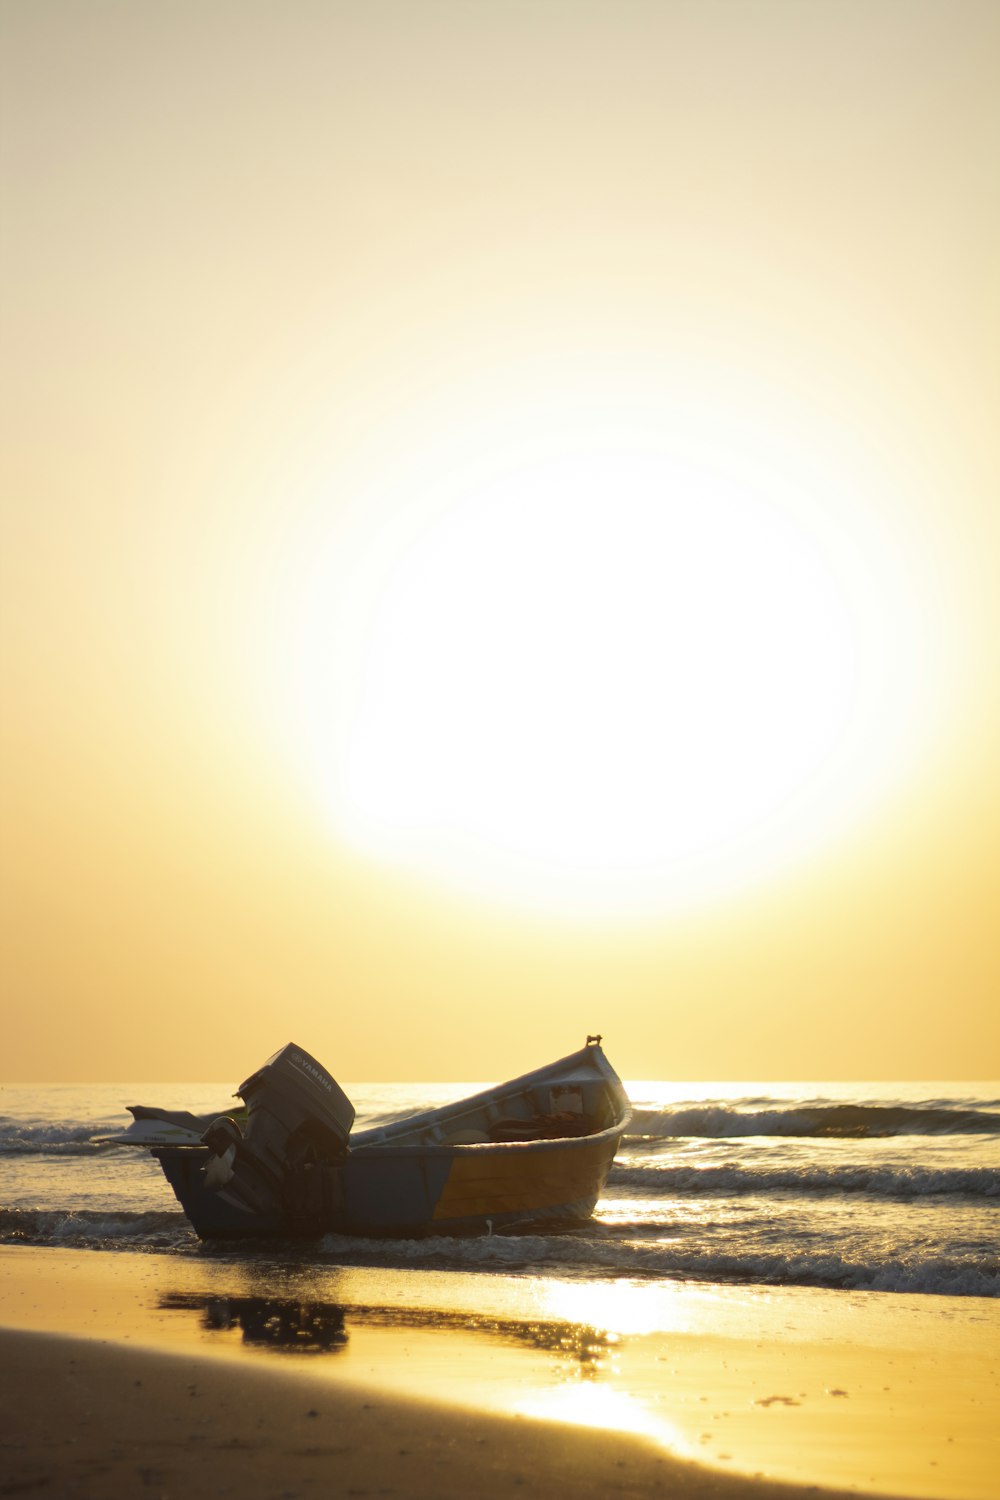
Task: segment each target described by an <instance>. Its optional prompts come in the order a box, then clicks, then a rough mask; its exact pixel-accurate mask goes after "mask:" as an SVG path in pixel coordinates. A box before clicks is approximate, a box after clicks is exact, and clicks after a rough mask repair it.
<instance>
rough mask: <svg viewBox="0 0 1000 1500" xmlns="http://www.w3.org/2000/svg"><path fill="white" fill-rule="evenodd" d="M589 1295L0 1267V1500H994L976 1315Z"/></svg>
mask: <svg viewBox="0 0 1000 1500" xmlns="http://www.w3.org/2000/svg"><path fill="white" fill-rule="evenodd" d="M445 1285H447V1286H448V1287H449V1288H452V1290H450V1291H449V1292H448V1293H447V1296H446V1295H445V1294H444V1292H443V1287H444V1286H445ZM536 1291H537V1289H536ZM588 1291H590V1288H588V1287H586V1286H579V1287H576V1288H567V1289H564V1293H563V1296H564V1305H563V1307H562V1309H561V1315H560V1309H559V1307H558V1305H557V1302H558V1299H557V1301H556V1302H553V1301H552V1300H551V1295H552V1294H551V1289H546V1292H545V1296H546V1297H547V1298H549V1299H550V1300H549V1302H548V1304H547V1305H546V1306H543V1305H542V1304H541V1302H540V1301H539V1300H538V1295H540V1294H538V1295H536V1294H535V1292H533V1289H532V1285H531V1283H530V1281H528V1282H524V1281H522V1282H521V1283H519V1284H517V1285H514V1284H513V1279H510V1281H509V1282H508V1283H507V1284H504V1279H503V1278H496V1279H495V1281H494V1284H492V1285H489V1286H485V1287H484V1284H483V1282H482V1280H481V1279H480V1283H479V1285H478V1288H477V1291H476V1296H477V1300H478V1311H476V1312H475V1313H473V1312H472V1311H470V1307H469V1296H470V1295H471V1293H469V1291H468V1289H466V1292H465V1293H463V1292H462V1290H461V1289H460V1288H459V1290H458V1291H455V1290H454V1278H441V1279H440V1282H436V1281H435V1278H434V1277H433V1275H432V1274H431V1273H427V1272H405V1271H399V1272H395V1273H393V1272H387V1271H386V1270H385V1269H384V1268H380V1269H379V1270H378V1272H375V1271H369V1272H367V1273H366V1272H365V1271H364V1270H363V1269H359V1268H355V1269H354V1270H352V1271H348V1272H345V1273H343V1274H333V1275H332V1279H331V1275H330V1273H328V1276H327V1281H326V1283H325V1285H321V1284H320V1282H319V1281H317V1279H316V1276H315V1274H313V1275H312V1276H311V1278H309V1279H308V1280H304V1279H303V1277H302V1275H301V1274H290V1273H281V1272H280V1271H279V1270H278V1269H277V1268H275V1267H274V1266H270V1267H269V1266H261V1265H258V1266H256V1267H252V1266H247V1265H240V1264H234V1263H231V1262H226V1261H214V1262H213V1261H201V1260H198V1259H196V1258H193V1259H192V1261H191V1262H189V1263H186V1264H183V1265H180V1264H178V1260H177V1258H172V1259H171V1258H168V1257H160V1256H156V1255H128V1254H117V1255H114V1256H107V1255H101V1254H97V1253H87V1252H75V1251H60V1250H53V1249H46V1250H36V1249H31V1248H29V1247H24V1248H20V1247H17V1248H15V1247H8V1248H5V1249H4V1250H2V1251H0V1328H2V1329H3V1332H2V1333H0V1343H2V1350H3V1353H2V1359H0V1392H2V1397H0V1421H2V1439H0V1442H2V1449H0V1452H2V1459H0V1493H5V1494H14V1493H31V1492H34V1491H37V1492H39V1493H47V1494H52V1495H60V1496H62V1495H65V1496H81V1497H88V1500H90V1497H94V1500H97V1497H105V1496H106V1497H116V1496H119V1495H123V1496H124V1495H128V1496H132V1495H150V1496H164V1497H176V1496H180V1495H184V1496H186V1497H190V1500H196V1497H199V1496H202V1495H204V1496H209V1495H217V1494H227V1493H237V1492H238V1493H240V1494H241V1495H243V1496H246V1497H260V1500H265V1497H266V1500H272V1497H273V1500H293V1497H299V1496H302V1497H305V1496H309V1495H345V1496H346V1495H359V1496H360V1495H371V1496H375V1495H394V1496H407V1497H409V1496H412V1497H415V1500H416V1497H422V1496H428V1497H430V1496H460V1495H461V1496H467V1495H470V1494H474V1493H479V1494H481V1495H483V1496H487V1497H488V1496H491V1495H500V1494H507V1493H508V1492H510V1493H516V1494H518V1495H524V1496H529V1495H538V1496H549V1495H553V1494H561V1493H564V1492H565V1493H572V1494H574V1495H584V1496H589V1495H593V1496H598V1495H622V1496H629V1495H636V1496H638V1495H652V1494H659V1493H662V1494H665V1495H667V1494H669V1495H675V1496H679V1497H680V1496H685V1497H686V1496H690V1497H698V1496H702V1495H705V1496H708V1495H717V1496H720V1497H721V1496H733V1497H736V1496H746V1497H748V1500H749V1497H750V1496H757V1497H763V1496H765V1495H771V1494H773V1495H785V1496H787V1497H793V1496H796V1495H800V1494H802V1495H804V1494H806V1493H809V1494H812V1495H815V1494H816V1490H817V1487H819V1488H820V1489H822V1490H823V1492H824V1493H827V1494H829V1495H831V1496H832V1495H834V1494H841V1493H847V1492H852V1493H857V1492H858V1491H859V1490H860V1491H863V1492H867V1493H870V1494H891V1495H898V1496H911V1497H926V1500H992V1496H993V1495H994V1493H995V1490H994V1487H993V1479H992V1472H993V1466H994V1465H995V1460H996V1456H997V1454H996V1438H995V1433H996V1431H997V1430H998V1418H1000V1403H998V1381H997V1360H996V1354H995V1351H996V1348H997V1347H998V1345H997V1337H996V1335H997V1330H998V1315H997V1310H996V1309H995V1307H993V1306H990V1305H988V1304H986V1303H983V1302H981V1301H978V1300H976V1299H966V1304H967V1305H965V1306H962V1305H961V1304H960V1303H959V1302H957V1301H955V1302H949V1300H948V1299H934V1298H924V1299H909V1298H899V1297H896V1298H893V1297H878V1296H874V1297H873V1296H871V1295H869V1297H868V1300H867V1301H865V1299H863V1298H862V1299H860V1300H859V1299H858V1298H856V1297H855V1298H851V1297H849V1296H843V1295H842V1294H829V1293H817V1294H810V1293H804V1294H800V1295H798V1296H780V1295H779V1296H775V1295H773V1294H770V1293H768V1294H762V1293H759V1292H757V1291H755V1290H754V1289H752V1288H744V1289H740V1290H739V1291H738V1292H736V1291H734V1290H730V1291H729V1292H728V1293H726V1294H724V1293H723V1292H722V1290H721V1289H718V1288H691V1287H688V1288H680V1287H674V1288H661V1289H656V1288H638V1289H636V1288H624V1287H623V1288H620V1289H607V1288H605V1289H604V1290H603V1292H602V1293H601V1296H602V1297H603V1301H601V1300H599V1298H598V1296H597V1293H598V1292H600V1289H596V1290H595V1297H594V1299H593V1300H592V1301H591V1302H588V1296H587V1294H588ZM321 1293H323V1295H320V1294H321ZM643 1293H646V1294H648V1295H646V1296H643V1295H642V1294H643ZM838 1297H840V1301H839V1303H838V1301H837V1298H838ZM574 1298H575V1299H576V1300H575V1302H574ZM831 1298H832V1299H833V1300H832V1302H831V1300H830V1299H831ZM446 1302H447V1303H448V1305H445V1303H446ZM585 1309H589V1313H590V1316H589V1318H584V1317H583V1316H581V1313H582V1312H583V1310H585ZM643 1309H644V1310H645V1311H644V1312H642V1311H641V1310H643ZM574 1312H575V1316H574V1315H572V1314H574ZM835 1313H836V1316H835ZM642 1317H645V1319H646V1326H645V1328H643V1327H640V1326H639V1324H640V1322H641V1319H642ZM668 1325H671V1326H668Z"/></svg>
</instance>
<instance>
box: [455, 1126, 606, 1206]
mask: <svg viewBox="0 0 1000 1500" xmlns="http://www.w3.org/2000/svg"><path fill="white" fill-rule="evenodd" d="M618 1141H619V1136H618V1134H617V1133H616V1134H615V1135H613V1136H612V1137H611V1139H608V1138H606V1137H605V1138H604V1139H597V1140H592V1141H591V1140H573V1141H566V1142H565V1143H562V1142H558V1143H557V1142H549V1141H546V1142H545V1143H544V1145H542V1146H540V1145H539V1144H536V1143H534V1142H526V1143H524V1144H521V1143H518V1144H516V1145H509V1146H505V1147H503V1148H501V1149H497V1147H496V1146H493V1147H490V1146H467V1147H464V1148H462V1147H460V1148H458V1150H457V1151H456V1153H455V1157H454V1160H453V1161H452V1164H451V1170H450V1172H449V1173H448V1179H447V1181H446V1182H445V1185H444V1187H443V1189H442V1191H441V1196H440V1198H439V1199H438V1201H437V1205H436V1207H435V1209H434V1218H435V1220H439V1219H465V1218H474V1217H476V1216H485V1217H487V1218H489V1217H490V1216H492V1215H499V1214H505V1213H517V1212H519V1211H521V1210H524V1211H526V1212H531V1211H532V1210H538V1209H545V1208H558V1207H560V1206H561V1205H563V1204H567V1205H568V1204H578V1203H581V1202H585V1201H587V1200H591V1207H592V1206H593V1203H596V1201H597V1199H598V1198H599V1197H600V1193H601V1189H602V1188H603V1186H604V1183H605V1180H606V1178H607V1175H608V1172H609V1170H610V1168H611V1162H612V1160H613V1159H614V1155H615V1152H616V1150H617V1149H618Z"/></svg>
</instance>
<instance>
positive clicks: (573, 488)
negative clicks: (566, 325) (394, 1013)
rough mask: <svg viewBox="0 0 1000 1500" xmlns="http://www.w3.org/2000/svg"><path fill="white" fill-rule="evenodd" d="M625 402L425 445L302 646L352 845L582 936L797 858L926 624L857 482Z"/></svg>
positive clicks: (460, 428) (847, 808)
mask: <svg viewBox="0 0 1000 1500" xmlns="http://www.w3.org/2000/svg"><path fill="white" fill-rule="evenodd" d="M615 410H616V409H615V408H611V415H609V414H608V412H607V411H603V412H602V411H601V409H600V408H599V407H598V406H597V405H596V404H593V403H592V404H591V405H589V406H588V405H586V404H584V405H583V407H582V409H577V410H575V411H568V410H567V409H565V408H564V409H559V410H554V409H553V408H552V404H551V401H550V402H549V403H548V408H547V409H546V408H545V407H544V406H543V408H542V410H541V411H539V410H538V409H537V408H535V409H534V410H533V413H532V416H531V418H530V420H529V419H527V418H522V419H521V420H520V421H519V422H518V421H511V420H510V419H509V418H508V419H507V420H506V421H505V422H502V421H500V420H493V421H484V420H480V421H478V422H477V421H475V420H471V419H470V420H469V421H467V422H465V423H464V424H461V425H459V424H456V423H455V422H454V421H453V422H452V424H451V425H450V426H447V427H444V428H442V430H441V431H440V433H439V434H438V436H437V438H436V439H435V441H433V442H429V443H428V442H425V443H424V444H423V446H422V448H421V446H420V445H419V444H418V445H415V447H414V450H413V451H411V452H410V453H409V454H408V455H404V457H403V458H401V459H400V463H399V471H398V473H396V474H395V475H391V474H389V472H388V471H387V473H386V474H385V475H383V476H382V480H381V485H378V484H376V485H375V486H374V487H370V488H369V490H368V492H367V493H366V494H365V496H364V498H363V503H360V502H359V504H358V507H357V517H358V519H357V524H356V525H354V527H353V530H352V529H351V528H348V529H347V530H346V531H345V532H342V533H341V535H340V536H339V537H338V539H337V542H336V546H331V547H330V548H329V551H326V550H324V548H323V547H319V548H317V549H315V552H314V556H313V558H312V561H311V572H310V574H309V582H308V585H307V587H306V588H305V590H304V591H303V594H302V596H301V600H300V610H299V614H298V617H297V618H298V632H299V635H298V640H297V642H296V645H295V649H294V651H293V655H294V657H295V659H296V661H297V662H298V666H299V675H298V678H297V695H298V709H297V715H296V722H297V723H298V725H299V726H300V731H299V732H300V737H301V740H302V742H303V744H304V745H305V747H306V748H307V755H308V759H309V762H310V766H311V769H310V776H311V778H312V779H313V781H314V784H315V785H316V786H317V788H318V790H319V793H320V795H321V797H322V799H323V801H324V803H325V805H326V807H327V809H328V812H329V815H330V817H331V818H332V819H333V821H334V824H335V826H336V828H337V829H338V831H339V832H340V834H341V836H343V837H346V838H347V839H348V840H350V841H351V842H353V843H355V844H356V845H357V846H358V847H359V848H360V849H362V850H363V851H366V852H367V853H368V854H369V855H373V856H375V857H376V858H379V859H381V860H384V861H387V862H389V863H390V864H392V865H394V866H396V867H397V868H401V869H404V870H408V871H411V872H416V873H418V874H419V875H420V876H421V877H423V878H428V877H430V878H432V879H434V880H437V881H438V882H440V883H443V884H444V885H446V886H450V887H452V888H453V889H458V890H461V891H462V892H464V893H465V894H467V895H468V894H471V895H474V896H488V897H490V898H493V899H498V900H501V901H505V902H513V903H514V904H521V905H528V906H530V907H533V908H535V909H540V910H544V911H547V912H550V913H562V914H564V915H569V916H571V917H572V916H581V917H584V918H587V919H592V918H593V917H594V916H595V915H600V914H606V915H608V916H621V915H623V914H625V915H628V916H634V915H637V914H639V915H641V914H642V913H644V912H646V911H649V910H665V909H670V908H678V907H686V906H690V905H692V904H696V903H698V902H702V901H704V900H706V899H710V898H714V897H718V896H719V895H722V894H725V893H726V892H728V891H731V890H733V889H735V888H738V887H740V886H742V885H745V884H746V883H748V882H749V881H752V880H755V879H758V878H761V877H762V876H766V875H768V874H771V873H773V872H774V871H775V870H777V869H779V868H781V867H783V866H785V865H787V864H788V862H789V861H791V860H794V859H796V858H801V857H803V856H804V855H806V854H807V853H808V852H809V851H811V850H812V849H813V848H815V847H816V846H817V844H822V842H823V841H824V840H825V839H828V838H829V837H830V836H831V835H832V834H833V833H834V832H835V831H836V830H838V829H841V828H843V827H844V826H845V825H849V824H850V823H851V822H852V821H854V820H856V819H857V818H859V817H860V816H862V815H863V814H864V812H865V810H866V808H868V807H869V806H870V804H871V801H872V799H873V797H875V796H877V795H878V794H879V792H880V790H881V789H882V788H883V787H884V785H885V781H886V778H887V776H888V775H889V774H890V773H891V772H892V773H895V772H898V770H899V768H900V765H901V764H902V763H903V762H904V761H905V759H906V757H907V755H908V754H909V752H910V750H912V747H913V744H914V742H915V739H916V737H917V734H916V722H917V718H918V717H919V714H918V706H919V705H918V696H919V695H918V693H917V678H916V670H915V669H916V661H917V657H918V654H919V653H918V649H917V639H916V638H917V632H916V629H915V627H914V626H913V624H912V620H913V614H914V611H913V606H912V604H911V602H910V601H909V600H908V599H907V597H906V592H905V589H904V588H903V586H902V583H901V580H900V573H899V569H898V567H897V566H896V564H895V562H894V559H893V556H892V553H891V550H890V549H889V548H888V547H887V546H886V544H885V542H884V540H883V539H882V538H881V537H880V536H879V535H878V534H877V533H876V532H875V530H874V527H873V524H872V523H871V522H870V521H869V519H868V518H867V516H866V513H865V506H864V496H863V495H859V494H858V493H857V492H856V490H854V489H853V488H852V480H851V477H850V476H846V475H845V474H844V473H837V472H834V471H832V470H831V469H830V466H829V462H828V455H826V456H824V455H823V454H821V453H814V454H813V455H811V457H810V455H807V454H806V453H804V452H803V451H802V450H801V449H796V448H794V447H793V446H792V445H789V444H778V443H776V442H775V441H774V440H773V439H768V438H767V437H762V436H761V433H760V431H759V430H751V428H749V427H748V426H747V424H746V423H743V424H736V423H732V424H730V425H728V426H727V424H726V422H725V421H723V420H721V419H720V418H718V417H716V418H715V419H714V420H711V419H710V418H709V417H708V416H707V415H706V413H705V411H704V410H701V411H699V412H695V413H694V414H692V410H691V408H690V407H689V408H688V409H687V410H686V411H684V412H682V415H681V418H678V417H677V415H676V409H675V413H674V418H673V420H672V421H670V422H664V421H663V419H662V416H661V415H659V414H657V415H656V416H655V418H654V413H653V411H652V410H651V409H649V410H646V411H645V412H643V413H642V414H641V416H640V417H639V418H636V417H635V415H634V414H630V415H629V416H628V417H627V418H623V417H622V416H621V414H620V409H618V414H617V415H615ZM407 459H408V460H409V461H407Z"/></svg>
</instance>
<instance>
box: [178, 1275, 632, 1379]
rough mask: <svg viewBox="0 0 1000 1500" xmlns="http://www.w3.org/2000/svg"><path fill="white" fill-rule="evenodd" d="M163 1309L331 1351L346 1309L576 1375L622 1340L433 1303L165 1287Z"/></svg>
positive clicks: (283, 1344)
mask: <svg viewBox="0 0 1000 1500" xmlns="http://www.w3.org/2000/svg"><path fill="white" fill-rule="evenodd" d="M157 1305H158V1306H159V1308H160V1309H161V1310H162V1311H164V1312H191V1313H198V1314H200V1323H201V1327H202V1328H203V1329H205V1330H206V1331H207V1332H210V1333H223V1334H224V1333H228V1332H231V1331H233V1330H236V1329H238V1330H240V1332H241V1334H242V1342H243V1343H244V1344H253V1345H257V1346H260V1347H264V1348H270V1349H273V1350H275V1351H276V1352H279V1353H284V1354H289V1353H290V1354H336V1353H338V1352H340V1351H341V1350H342V1349H343V1348H344V1347H345V1345H346V1344H347V1342H348V1338H349V1334H348V1331H347V1327H346V1323H347V1318H348V1314H349V1315H350V1321H351V1323H352V1324H353V1325H356V1326H357V1327H359V1328H361V1327H364V1328H398V1329H421V1330H424V1331H427V1332H434V1331H441V1332H452V1333H453V1332H455V1331H462V1332H468V1333H477V1334H480V1335H483V1334H485V1335H486V1336H487V1337H490V1338H494V1339H496V1340H498V1341H499V1342H502V1343H505V1344H507V1345H508V1346H520V1347H522V1348H523V1347H525V1346H527V1347H529V1348H532V1349H536V1350H538V1351H540V1352H541V1353H543V1354H552V1355H554V1356H555V1358H556V1360H557V1362H558V1363H560V1364H564V1363H566V1362H567V1361H568V1362H570V1363H571V1364H572V1366H573V1368H574V1373H575V1374H576V1375H577V1376H584V1377H590V1378H594V1377H596V1376H597V1375H598V1374H600V1372H601V1370H602V1368H603V1366H604V1364H605V1362H606V1360H607V1358H608V1356H609V1355H610V1354H611V1352H612V1351H613V1350H614V1349H616V1348H617V1347H618V1346H619V1345H620V1342H621V1340H620V1338H619V1336H618V1335H617V1334H615V1333H609V1332H606V1331H605V1330H603V1329H598V1328H590V1327H587V1326H585V1325H583V1324H580V1323H565V1322H562V1323H561V1322H550V1321H548V1320H537V1321H535V1320H531V1321H524V1322H521V1321H518V1320H516V1319H513V1318H494V1317H484V1316H475V1315H470V1314H467V1313H458V1312H446V1311H443V1310H439V1309H431V1308H420V1309H417V1308H405V1307H375V1306H357V1305H353V1306H351V1307H350V1308H346V1307H343V1306H341V1305H340V1304H339V1303H335V1302H316V1301H301V1300H298V1299H296V1298H290V1297H247V1296H233V1297H230V1296H224V1295H223V1296H220V1295H215V1294H213V1295H211V1296H209V1295H204V1294H201V1293H197V1292H167V1293H165V1294H164V1295H163V1296H162V1297H161V1298H160V1299H159V1302H158V1304H157Z"/></svg>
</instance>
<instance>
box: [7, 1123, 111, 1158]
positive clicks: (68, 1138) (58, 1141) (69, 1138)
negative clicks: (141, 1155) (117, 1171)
mask: <svg viewBox="0 0 1000 1500" xmlns="http://www.w3.org/2000/svg"><path fill="white" fill-rule="evenodd" d="M125 1123H126V1122H125V1121H120V1120H119V1121H108V1123H107V1125H105V1126H104V1128H103V1129H102V1130H99V1131H98V1130H95V1128H94V1126H93V1125H54V1124H50V1123H48V1122H46V1123H45V1124H25V1123H24V1122H23V1121H19V1120H10V1119H6V1118H3V1117H0V1156H34V1155H39V1156H96V1155H97V1154H99V1153H101V1152H105V1151H121V1150H126V1149H128V1148H127V1147H122V1146H121V1145H119V1144H117V1143H116V1142H114V1141H109V1140H107V1139H106V1137H107V1135H108V1134H109V1133H110V1132H112V1131H117V1130H123V1129H124V1128H125Z"/></svg>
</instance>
